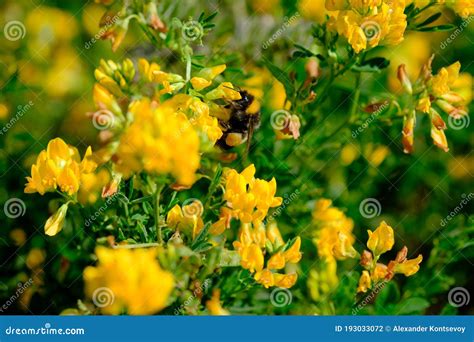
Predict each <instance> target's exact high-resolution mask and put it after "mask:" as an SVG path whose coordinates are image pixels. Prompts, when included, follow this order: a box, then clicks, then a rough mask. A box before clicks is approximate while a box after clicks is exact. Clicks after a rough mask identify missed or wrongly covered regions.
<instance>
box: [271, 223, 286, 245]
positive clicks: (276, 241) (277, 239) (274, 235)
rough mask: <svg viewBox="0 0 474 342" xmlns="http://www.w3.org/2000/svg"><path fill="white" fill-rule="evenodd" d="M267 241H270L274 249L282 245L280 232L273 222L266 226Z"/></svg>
mask: <svg viewBox="0 0 474 342" xmlns="http://www.w3.org/2000/svg"><path fill="white" fill-rule="evenodd" d="M267 239H268V241H270V243H271V244H272V246H273V248H274V249H277V248H280V246H283V245H284V242H283V238H282V237H281V233H280V230H279V229H278V226H277V224H276V222H275V221H274V220H272V222H270V223H269V225H268V226H267Z"/></svg>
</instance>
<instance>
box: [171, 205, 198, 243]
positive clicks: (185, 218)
mask: <svg viewBox="0 0 474 342" xmlns="http://www.w3.org/2000/svg"><path fill="white" fill-rule="evenodd" d="M196 208H197V207H196V206H195V205H194V204H193V203H191V204H189V205H187V206H183V208H181V207H180V206H179V204H176V205H175V206H174V207H173V208H171V210H170V211H169V212H168V215H167V216H166V224H167V225H168V227H170V228H172V229H177V230H179V231H183V232H185V233H189V235H190V236H191V237H192V239H193V240H194V239H195V238H196V236H197V235H198V234H199V232H200V231H201V230H202V228H203V227H204V222H203V220H202V218H201V214H202V211H201V210H196Z"/></svg>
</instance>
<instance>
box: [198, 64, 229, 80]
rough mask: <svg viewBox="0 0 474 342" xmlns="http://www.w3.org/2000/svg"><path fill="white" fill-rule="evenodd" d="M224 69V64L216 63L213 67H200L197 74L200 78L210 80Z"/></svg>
mask: <svg viewBox="0 0 474 342" xmlns="http://www.w3.org/2000/svg"><path fill="white" fill-rule="evenodd" d="M225 69H226V65H225V64H220V65H216V66H213V67H209V68H204V69H201V71H199V72H198V76H199V77H202V78H204V79H206V80H208V81H212V80H213V79H214V78H216V77H217V76H218V75H220V74H222V73H223V72H224V70H225Z"/></svg>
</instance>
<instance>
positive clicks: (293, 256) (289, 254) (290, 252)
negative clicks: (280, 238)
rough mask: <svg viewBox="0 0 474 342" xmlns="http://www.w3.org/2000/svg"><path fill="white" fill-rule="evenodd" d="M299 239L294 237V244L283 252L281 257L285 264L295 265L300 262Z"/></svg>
mask: <svg viewBox="0 0 474 342" xmlns="http://www.w3.org/2000/svg"><path fill="white" fill-rule="evenodd" d="M300 247H301V238H300V237H299V236H297V237H296V240H295V242H294V243H293V245H291V247H290V248H288V249H287V250H286V251H284V252H283V257H284V258H285V261H286V262H291V263H293V264H296V263H297V262H298V261H300V260H301V252H300Z"/></svg>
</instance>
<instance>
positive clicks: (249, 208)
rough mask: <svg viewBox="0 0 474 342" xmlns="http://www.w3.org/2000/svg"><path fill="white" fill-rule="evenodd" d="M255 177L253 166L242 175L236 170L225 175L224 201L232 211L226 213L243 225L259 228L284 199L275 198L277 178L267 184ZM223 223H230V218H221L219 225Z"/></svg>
mask: <svg viewBox="0 0 474 342" xmlns="http://www.w3.org/2000/svg"><path fill="white" fill-rule="evenodd" d="M254 176H255V166H254V165H253V164H251V165H249V166H248V167H247V168H245V169H244V170H243V171H242V172H241V173H238V172H237V171H236V170H234V169H230V170H228V171H227V172H226V175H225V178H226V184H225V193H224V200H226V201H227V207H228V208H229V209H230V210H228V211H226V213H227V214H228V215H230V216H231V217H235V218H237V219H239V220H240V221H241V222H242V223H252V224H253V226H254V227H259V226H260V225H261V223H262V221H263V219H264V218H265V216H267V213H268V210H269V209H270V208H273V207H277V206H279V205H280V204H281V202H282V198H281V197H275V193H276V180H275V178H272V179H271V180H270V181H269V182H267V181H265V180H263V179H259V178H255V177H254ZM223 222H228V218H227V217H223V218H221V220H220V222H219V223H221V224H222V223H223Z"/></svg>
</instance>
